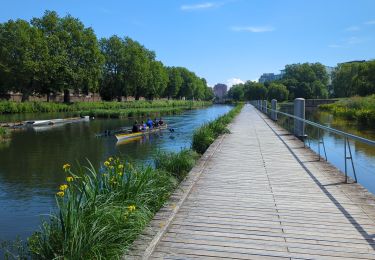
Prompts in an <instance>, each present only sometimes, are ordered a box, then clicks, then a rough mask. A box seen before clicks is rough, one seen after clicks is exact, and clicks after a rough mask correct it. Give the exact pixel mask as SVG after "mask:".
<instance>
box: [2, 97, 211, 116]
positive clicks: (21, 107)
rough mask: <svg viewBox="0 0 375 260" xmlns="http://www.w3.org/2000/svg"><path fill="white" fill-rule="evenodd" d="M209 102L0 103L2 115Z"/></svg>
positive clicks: (179, 105)
mask: <svg viewBox="0 0 375 260" xmlns="http://www.w3.org/2000/svg"><path fill="white" fill-rule="evenodd" d="M210 104H211V102H208V101H189V100H157V101H126V102H75V103H72V104H63V103H54V102H23V103H20V102H12V101H1V102H0V114H15V113H44V112H78V111H90V110H100V109H104V110H119V109H146V108H147V109H148V108H167V107H174V108H175V107H185V108H186V107H190V108H193V107H199V106H207V105H210Z"/></svg>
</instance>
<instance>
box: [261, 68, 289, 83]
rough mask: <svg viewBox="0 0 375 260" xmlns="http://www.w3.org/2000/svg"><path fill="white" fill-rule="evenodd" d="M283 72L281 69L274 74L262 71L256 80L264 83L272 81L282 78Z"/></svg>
mask: <svg viewBox="0 0 375 260" xmlns="http://www.w3.org/2000/svg"><path fill="white" fill-rule="evenodd" d="M284 74H285V72H283V71H281V73H280V74H274V73H263V74H262V76H260V78H259V80H258V82H259V83H266V82H272V81H275V80H279V79H282V78H283V76H284Z"/></svg>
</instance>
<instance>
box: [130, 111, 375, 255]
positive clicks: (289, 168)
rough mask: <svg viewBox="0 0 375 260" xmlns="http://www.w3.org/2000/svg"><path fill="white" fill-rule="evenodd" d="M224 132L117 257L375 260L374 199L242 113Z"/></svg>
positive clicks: (253, 115)
mask: <svg viewBox="0 0 375 260" xmlns="http://www.w3.org/2000/svg"><path fill="white" fill-rule="evenodd" d="M230 129H231V132H232V133H231V134H228V135H225V136H224V137H222V138H220V140H217V141H216V142H215V143H214V145H213V148H212V147H211V148H210V149H211V150H210V151H208V154H209V155H206V157H205V158H204V159H203V161H204V162H201V163H200V164H199V165H198V166H197V167H198V168H197V169H200V170H197V169H195V170H193V173H192V176H193V177H191V176H189V178H190V180H189V179H188V180H187V181H186V183H183V184H182V188H181V190H180V191H177V193H176V194H175V195H174V196H173V197H172V202H171V203H169V204H168V205H167V206H166V207H165V208H164V209H162V210H161V212H160V213H158V214H157V215H156V216H155V219H154V220H153V222H152V223H151V226H150V228H149V229H148V230H146V231H145V234H143V235H142V236H141V237H140V238H139V239H138V240H137V241H136V242H135V243H134V245H133V248H132V251H130V252H129V253H128V255H127V256H125V258H126V259H141V258H143V259H148V258H149V259H337V260H338V259H375V251H374V249H375V241H374V238H375V207H374V205H375V200H374V196H372V195H371V194H370V193H368V192H367V191H366V190H365V189H364V188H362V187H361V186H360V185H358V184H343V183H342V182H343V181H344V177H343V175H342V174H341V173H340V172H339V171H338V170H337V169H336V168H334V167H333V166H331V165H329V164H328V163H326V162H322V161H317V155H316V154H314V153H313V152H312V151H311V150H309V149H306V148H304V147H303V143H301V142H300V141H299V140H296V139H295V138H294V137H293V136H292V135H290V134H288V133H287V132H286V131H285V130H283V129H281V128H280V127H278V126H277V125H276V124H274V123H273V122H271V121H270V120H269V119H267V118H265V116H264V115H262V114H260V113H259V112H258V111H256V110H255V109H254V108H253V107H252V106H246V107H245V108H244V109H243V111H242V112H241V113H240V115H239V116H238V117H237V118H236V119H235V120H234V122H233V124H232V125H231V127H230ZM173 200H174V201H173Z"/></svg>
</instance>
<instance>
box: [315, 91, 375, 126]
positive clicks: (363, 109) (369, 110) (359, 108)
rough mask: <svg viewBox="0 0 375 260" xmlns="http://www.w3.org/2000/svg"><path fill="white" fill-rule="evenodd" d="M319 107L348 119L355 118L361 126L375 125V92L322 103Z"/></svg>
mask: <svg viewBox="0 0 375 260" xmlns="http://www.w3.org/2000/svg"><path fill="white" fill-rule="evenodd" d="M319 109H320V110H322V111H327V112H330V113H332V114H333V115H334V116H337V117H341V118H344V119H346V120H354V121H355V122H356V123H357V124H359V125H361V126H365V127H375V94H374V95H371V96H367V97H358V96H356V97H351V98H346V99H341V100H340V101H338V102H336V103H333V104H325V105H320V106H319Z"/></svg>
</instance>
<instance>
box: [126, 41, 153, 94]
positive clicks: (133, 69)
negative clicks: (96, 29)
mask: <svg viewBox="0 0 375 260" xmlns="http://www.w3.org/2000/svg"><path fill="white" fill-rule="evenodd" d="M154 57H155V55H154V54H153V53H152V52H150V51H148V50H147V49H146V48H144V47H143V46H142V45H141V44H139V43H138V42H136V41H134V40H132V39H131V38H129V37H126V38H125V68H124V69H125V77H126V78H125V83H126V86H127V87H126V89H127V90H128V91H129V92H127V93H125V95H129V94H130V95H132V96H134V98H135V99H136V100H139V98H140V97H141V96H142V95H145V93H147V83H148V79H149V73H150V61H151V59H153V58H154Z"/></svg>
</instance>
